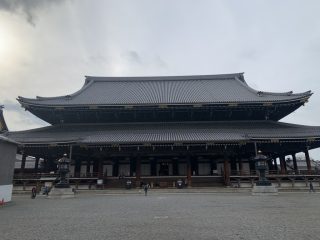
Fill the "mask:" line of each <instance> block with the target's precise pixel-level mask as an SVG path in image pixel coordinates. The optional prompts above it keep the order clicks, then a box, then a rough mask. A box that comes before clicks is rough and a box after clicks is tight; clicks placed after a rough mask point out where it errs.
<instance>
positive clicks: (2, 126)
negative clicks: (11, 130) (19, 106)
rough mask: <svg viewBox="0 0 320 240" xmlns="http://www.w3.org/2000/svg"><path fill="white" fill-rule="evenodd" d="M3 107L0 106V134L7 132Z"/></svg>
mask: <svg viewBox="0 0 320 240" xmlns="http://www.w3.org/2000/svg"><path fill="white" fill-rule="evenodd" d="M2 109H3V106H1V105H0V133H2V132H6V131H8V127H7V124H6V122H5V120H4V117H3V111H2Z"/></svg>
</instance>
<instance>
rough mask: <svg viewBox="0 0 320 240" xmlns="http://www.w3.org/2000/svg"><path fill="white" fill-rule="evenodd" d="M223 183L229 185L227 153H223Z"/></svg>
mask: <svg viewBox="0 0 320 240" xmlns="http://www.w3.org/2000/svg"><path fill="white" fill-rule="evenodd" d="M223 167H224V170H223V171H224V183H225V185H226V186H229V185H230V169H229V160H228V158H227V155H226V154H224V165H223Z"/></svg>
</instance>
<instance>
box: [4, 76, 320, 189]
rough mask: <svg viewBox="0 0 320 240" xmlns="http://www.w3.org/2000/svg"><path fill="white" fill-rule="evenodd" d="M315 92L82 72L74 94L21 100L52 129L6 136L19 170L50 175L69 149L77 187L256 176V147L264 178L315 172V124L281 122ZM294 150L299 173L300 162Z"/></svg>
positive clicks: (318, 142)
mask: <svg viewBox="0 0 320 240" xmlns="http://www.w3.org/2000/svg"><path fill="white" fill-rule="evenodd" d="M311 95H312V92H311V91H307V92H303V93H292V92H283V93H273V92H264V91H257V90H255V89H252V88H251V87H249V86H248V84H247V83H246V81H245V79H244V75H243V73H235V74H223V75H200V76H173V77H167V76H165V77H164V76H159V77H91V76H87V77H86V79H85V83H84V85H83V87H82V88H81V89H80V90H79V91H77V92H75V93H73V94H70V95H66V96H59V97H36V98H35V99H30V98H24V97H18V101H19V102H20V104H21V106H22V107H23V108H25V110H27V111H29V112H31V113H32V114H34V115H35V116H37V117H39V118H41V119H42V120H44V121H46V122H48V123H49V124H51V126H48V127H42V128H38V129H32V130H27V131H18V132H10V131H8V132H6V133H4V135H5V137H7V138H10V139H12V140H14V141H16V142H19V143H20V147H19V150H18V152H19V153H20V154H22V155H23V158H22V164H21V169H20V174H27V173H28V174H35V173H37V174H41V173H50V172H55V171H56V161H57V159H59V158H60V157H61V156H62V155H63V154H64V153H67V154H68V156H69V157H70V158H71V159H72V165H71V173H70V180H71V182H72V181H74V182H76V184H80V185H81V184H87V183H88V182H91V183H95V182H96V180H100V181H99V182H100V183H102V187H105V188H108V187H120V186H122V185H121V184H122V180H121V179H131V180H132V182H133V185H134V186H139V184H142V183H143V182H144V183H145V182H148V183H151V184H152V186H153V187H172V186H174V183H175V181H177V180H178V179H182V180H183V181H184V182H185V184H186V185H187V186H194V187H195V186H215V185H217V184H221V185H230V181H231V180H232V179H233V178H235V177H243V178H245V177H246V176H250V175H256V174H255V172H254V171H255V166H254V163H253V161H252V158H253V157H254V156H255V155H256V151H257V149H258V150H261V151H262V152H263V154H264V155H267V156H268V157H269V160H268V174H269V176H287V175H288V174H295V175H299V174H304V175H312V174H315V173H314V171H313V169H312V168H311V164H310V157H309V150H311V149H314V148H318V147H320V127H313V126H304V125H296V124H289V123H284V122H280V121H279V120H280V119H282V118H284V117H285V116H287V115H288V114H290V113H292V112H293V111H295V110H296V109H298V108H300V107H301V106H304V105H305V104H306V103H307V102H308V100H309V98H310V97H311ZM300 152H303V153H304V154H305V158H306V165H307V171H306V172H304V173H301V171H300V170H299V169H298V166H297V164H296V157H295V156H296V154H297V153H300ZM288 155H290V157H291V158H292V159H293V169H289V168H288V166H287V164H286V156H288ZM27 156H33V157H35V167H34V168H33V169H32V171H31V172H30V170H29V172H27V171H26V170H25V169H24V164H25V159H26V157H27ZM277 159H278V160H277ZM39 162H41V163H42V164H40V163H39ZM277 162H280V164H277ZM101 180H102V181H101Z"/></svg>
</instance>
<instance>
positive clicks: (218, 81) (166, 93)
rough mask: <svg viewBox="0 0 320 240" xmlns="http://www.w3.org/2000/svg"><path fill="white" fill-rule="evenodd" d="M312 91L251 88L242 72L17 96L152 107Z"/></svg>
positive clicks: (39, 101)
mask: <svg viewBox="0 0 320 240" xmlns="http://www.w3.org/2000/svg"><path fill="white" fill-rule="evenodd" d="M311 94H312V93H311V92H310V91H308V92H305V93H300V94H293V93H292V92H285V93H270V92H262V91H257V90H254V89H252V88H250V87H249V86H248V85H247V83H246V82H245V80H244V77H243V74H242V73H236V74H224V75H200V76H175V77H86V81H85V84H84V86H83V87H82V88H81V89H80V90H79V91H78V92H76V93H74V94H71V95H67V96H61V97H52V98H45V97H37V98H36V99H28V98H23V97H19V98H18V100H19V101H20V103H21V104H22V105H25V104H31V105H45V106H48V105H49V106H73V105H80V106H83V105H153V104H173V105H174V104H178V105H179V104H219V103H235V102H238V103H261V102H262V103H264V102H268V103H269V102H279V101H280V102H281V101H296V100H299V99H302V98H309V97H310V96H311Z"/></svg>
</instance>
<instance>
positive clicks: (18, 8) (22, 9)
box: [0, 0, 65, 26]
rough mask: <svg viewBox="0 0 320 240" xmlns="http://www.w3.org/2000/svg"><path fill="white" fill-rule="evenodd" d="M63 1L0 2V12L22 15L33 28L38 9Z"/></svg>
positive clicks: (12, 0) (11, 0)
mask: <svg viewBox="0 0 320 240" xmlns="http://www.w3.org/2000/svg"><path fill="white" fill-rule="evenodd" d="M63 1H65V0H1V1H0V10H3V11H7V12H10V13H14V14H19V15H23V16H24V17H25V18H26V21H27V22H28V23H30V24H31V25H32V26H35V21H36V11H37V10H38V9H41V8H44V7H47V6H48V5H50V4H57V3H60V2H63Z"/></svg>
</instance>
